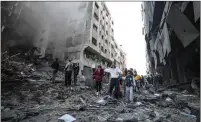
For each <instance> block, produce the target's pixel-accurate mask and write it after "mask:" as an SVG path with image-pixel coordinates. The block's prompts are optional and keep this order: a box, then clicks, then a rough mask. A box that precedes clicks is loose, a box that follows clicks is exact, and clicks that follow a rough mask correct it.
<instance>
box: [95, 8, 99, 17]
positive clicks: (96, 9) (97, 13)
mask: <svg viewBox="0 0 201 122" xmlns="http://www.w3.org/2000/svg"><path fill="white" fill-rule="evenodd" d="M94 13H96V15H97V16H98V18H99V9H98V8H96V6H95V7H94Z"/></svg>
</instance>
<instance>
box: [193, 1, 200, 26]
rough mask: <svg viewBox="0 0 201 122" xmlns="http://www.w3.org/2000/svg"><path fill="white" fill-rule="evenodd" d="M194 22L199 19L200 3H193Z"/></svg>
mask: <svg viewBox="0 0 201 122" xmlns="http://www.w3.org/2000/svg"><path fill="white" fill-rule="evenodd" d="M193 9H194V17H195V22H196V21H197V20H198V19H199V18H200V1H194V2H193Z"/></svg>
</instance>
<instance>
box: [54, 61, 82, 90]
mask: <svg viewBox="0 0 201 122" xmlns="http://www.w3.org/2000/svg"><path fill="white" fill-rule="evenodd" d="M51 67H52V69H53V72H52V82H54V81H55V78H56V74H57V72H58V70H59V62H58V58H56V59H55V61H54V62H53V64H52V65H51ZM64 71H65V86H70V85H71V82H72V79H73V81H74V84H75V85H76V83H77V76H78V74H79V63H77V62H72V61H71V60H68V61H67V63H66V65H65V68H64ZM72 77H73V78H72Z"/></svg>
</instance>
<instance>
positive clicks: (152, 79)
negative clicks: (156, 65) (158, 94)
mask: <svg viewBox="0 0 201 122" xmlns="http://www.w3.org/2000/svg"><path fill="white" fill-rule="evenodd" d="M146 80H147V82H148V83H149V84H152V85H153V86H155V87H156V88H159V87H160V86H163V76H162V74H161V73H160V72H156V73H155V74H154V75H152V74H150V75H147V78H146Z"/></svg>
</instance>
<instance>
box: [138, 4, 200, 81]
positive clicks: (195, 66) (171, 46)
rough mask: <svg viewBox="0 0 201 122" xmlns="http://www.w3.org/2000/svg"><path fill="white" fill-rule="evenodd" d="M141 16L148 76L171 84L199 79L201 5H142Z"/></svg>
mask: <svg viewBox="0 0 201 122" xmlns="http://www.w3.org/2000/svg"><path fill="white" fill-rule="evenodd" d="M142 15H143V21H144V28H143V31H144V34H145V40H146V44H147V45H146V46H147V62H148V70H149V72H150V73H152V74H153V73H154V72H156V71H158V72H161V73H162V74H163V77H164V81H172V82H168V83H173V82H177V83H178V82H180V83H181V82H187V81H189V80H191V79H192V78H194V77H197V78H199V77H200V69H199V68H200V53H199V52H200V51H199V50H200V2H195V1H185V2H182V1H181V2H176V1H174V2H170V1H168V2H165V1H161V2H143V4H142ZM170 79H171V80H170Z"/></svg>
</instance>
